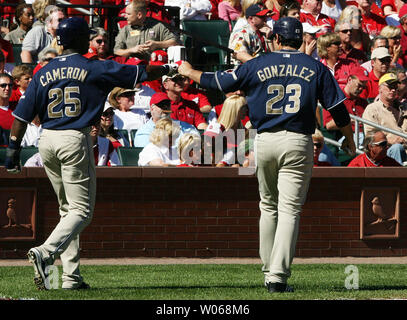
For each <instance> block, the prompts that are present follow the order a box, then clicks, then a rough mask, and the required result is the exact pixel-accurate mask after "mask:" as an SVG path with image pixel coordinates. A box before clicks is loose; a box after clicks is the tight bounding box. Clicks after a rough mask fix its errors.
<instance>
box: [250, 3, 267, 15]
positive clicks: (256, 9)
mask: <svg viewBox="0 0 407 320" xmlns="http://www.w3.org/2000/svg"><path fill="white" fill-rule="evenodd" d="M270 13H271V10H269V9H264V7H263V6H261V5H259V4H252V5H251V6H250V7H248V8H247V9H246V18H248V17H251V16H258V17H266V16H267V15H269V14H270Z"/></svg>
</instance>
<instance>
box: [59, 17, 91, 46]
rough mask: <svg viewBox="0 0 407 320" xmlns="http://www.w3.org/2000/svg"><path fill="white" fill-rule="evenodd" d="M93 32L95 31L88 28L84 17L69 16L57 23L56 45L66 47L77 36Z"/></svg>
mask: <svg viewBox="0 0 407 320" xmlns="http://www.w3.org/2000/svg"><path fill="white" fill-rule="evenodd" d="M94 33H96V31H95V30H92V29H90V28H89V25H88V23H87V22H86V20H85V19H83V18H80V17H70V18H66V19H64V20H62V21H61V22H60V23H59V24H58V29H57V37H56V38H57V43H58V45H60V46H61V45H62V46H64V47H68V46H70V45H71V44H72V42H74V40H75V39H76V38H77V37H79V36H82V35H86V36H89V35H90V34H94Z"/></svg>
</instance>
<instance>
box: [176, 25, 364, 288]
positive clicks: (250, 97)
mask: <svg viewBox="0 0 407 320" xmlns="http://www.w3.org/2000/svg"><path fill="white" fill-rule="evenodd" d="M273 33H274V40H273V41H274V48H277V51H274V52H271V53H268V54H265V55H263V56H260V57H257V58H254V59H252V60H249V61H248V62H246V63H244V64H242V65H241V66H239V67H237V68H236V69H234V70H229V71H226V72H221V71H218V72H215V73H203V72H201V71H198V70H194V69H193V68H192V66H191V65H190V64H189V63H187V62H183V63H182V64H181V66H180V67H179V69H178V72H179V73H180V74H182V75H184V76H187V77H189V78H190V79H192V80H193V81H195V82H197V83H200V84H201V86H203V87H204V88H211V89H219V90H221V91H223V92H231V91H235V90H237V89H241V90H243V92H245V94H246V99H247V103H248V106H249V118H250V122H251V123H252V125H253V127H254V128H255V129H257V135H256V138H255V146H254V149H255V163H256V175H257V179H258V182H259V193H260V211H261V217H260V257H261V259H262V262H263V268H262V271H263V273H264V276H265V285H266V287H267V290H268V291H269V292H270V293H274V292H292V291H293V288H292V287H291V286H289V285H287V279H288V278H289V276H290V274H291V272H290V266H291V263H292V260H293V257H294V253H295V246H296V242H297V236H298V228H299V221H300V220H299V219H300V213H301V208H302V205H303V204H304V202H305V199H306V195H307V192H308V186H309V182H310V179H311V174H312V167H313V143H312V137H311V136H312V134H313V133H314V131H315V111H316V107H317V102H318V101H319V102H320V103H321V105H322V106H323V107H324V108H326V109H327V110H328V111H329V112H330V113H331V114H332V117H333V118H334V119H335V122H336V123H338V122H339V123H340V125H338V126H339V127H340V129H341V131H342V133H343V134H344V136H345V140H344V142H343V144H342V148H347V149H349V150H350V151H351V152H353V153H354V152H355V151H356V147H355V143H354V141H353V135H352V127H351V124H350V117H349V114H348V112H347V110H346V107H345V105H344V104H343V100H344V99H345V96H344V94H343V93H342V91H341V89H340V88H339V86H338V84H337V82H336V80H335V79H334V77H333V76H332V75H331V73H330V71H329V70H328V69H327V68H326V67H325V66H324V65H322V63H320V62H319V61H316V60H314V59H313V58H311V57H310V56H308V55H306V54H303V53H301V52H299V51H298V48H299V47H300V46H301V44H302V24H301V22H300V21H298V20H297V19H295V18H291V17H283V18H281V19H279V20H278V21H277V22H276V24H275V25H274V29H273Z"/></svg>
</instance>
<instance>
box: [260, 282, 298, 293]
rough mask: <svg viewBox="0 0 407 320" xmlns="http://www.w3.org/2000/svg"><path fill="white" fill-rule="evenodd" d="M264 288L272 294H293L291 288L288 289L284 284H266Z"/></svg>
mask: <svg viewBox="0 0 407 320" xmlns="http://www.w3.org/2000/svg"><path fill="white" fill-rule="evenodd" d="M266 286H267V290H268V292H270V293H274V292H294V289H293V287H290V286H289V285H288V284H286V283H280V282H267V283H266Z"/></svg>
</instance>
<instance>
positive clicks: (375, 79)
mask: <svg viewBox="0 0 407 320" xmlns="http://www.w3.org/2000/svg"><path fill="white" fill-rule="evenodd" d="M371 61H372V71H370V72H369V78H370V81H369V82H368V83H367V87H366V90H365V91H364V92H363V93H362V94H361V97H362V98H366V99H374V98H376V97H377V95H378V94H379V79H380V77H381V76H383V75H384V74H386V73H387V72H388V71H389V68H390V63H391V55H390V53H389V50H388V49H387V48H384V47H380V48H376V49H374V50H373V52H372V56H371Z"/></svg>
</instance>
